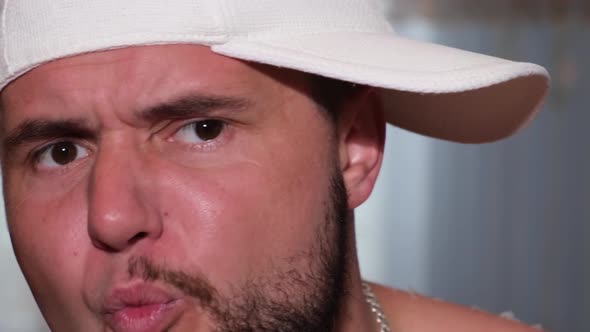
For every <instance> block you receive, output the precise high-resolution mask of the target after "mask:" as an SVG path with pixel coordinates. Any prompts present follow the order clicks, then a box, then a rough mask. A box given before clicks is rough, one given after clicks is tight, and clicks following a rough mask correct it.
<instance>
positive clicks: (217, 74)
mask: <svg viewBox="0 0 590 332" xmlns="http://www.w3.org/2000/svg"><path fill="white" fill-rule="evenodd" d="M305 80H306V78H305V75H304V74H302V73H299V72H295V71H290V70H283V69H279V68H276V67H271V66H265V65H260V64H253V63H247V62H244V61H241V60H236V59H232V58H228V57H225V56H222V55H218V54H215V53H213V52H212V51H211V50H210V49H209V48H208V47H206V46H199V45H157V46H156V45H154V46H139V47H128V48H122V49H116V50H108V51H101V52H95V53H88V54H83V55H78V56H73V57H68V58H64V59H59V60H56V61H52V62H49V63H46V64H43V65H41V66H39V67H37V68H35V69H33V70H31V71H30V72H28V73H27V74H25V75H23V76H22V77H20V78H19V79H17V80H16V81H14V82H13V83H11V84H10V85H9V86H8V87H6V88H5V89H4V91H3V92H2V95H1V98H2V103H3V105H5V112H7V113H8V114H4V116H5V120H8V121H10V109H11V108H15V109H23V108H27V107H28V108H30V109H35V108H37V109H38V107H37V106H39V105H34V104H35V103H39V102H42V103H49V104H56V106H61V105H59V104H72V103H80V104H83V103H86V102H87V99H88V98H89V96H94V97H97V96H98V97H100V98H102V99H103V100H112V101H117V102H119V103H130V105H129V106H130V107H131V106H133V107H143V106H149V104H152V103H155V102H161V101H165V100H166V99H169V98H171V97H174V94H183V93H187V92H200V93H210V94H220V93H223V94H236V95H244V96H250V95H251V96H254V97H256V96H261V95H264V94H268V93H270V94H277V93H280V92H281V90H285V88H289V89H290V90H294V91H299V92H303V90H304V89H305ZM143 104H146V105H143ZM6 116H8V118H7V119H6ZM3 122H4V121H3ZM4 125H5V123H3V126H4Z"/></svg>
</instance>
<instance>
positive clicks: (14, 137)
mask: <svg viewBox="0 0 590 332" xmlns="http://www.w3.org/2000/svg"><path fill="white" fill-rule="evenodd" d="M61 137H69V138H76V139H93V138H96V134H95V133H94V131H92V130H91V129H90V128H88V127H87V126H86V125H85V123H84V121H82V120H26V121H24V122H23V123H21V124H20V125H18V126H17V127H16V128H15V129H13V130H11V131H10V132H9V133H8V135H7V136H6V137H5V138H4V139H3V140H2V149H3V151H4V152H5V153H10V152H12V151H14V150H15V149H17V148H18V147H20V146H22V145H25V144H27V143H30V142H37V141H42V140H51V139H56V138H61Z"/></svg>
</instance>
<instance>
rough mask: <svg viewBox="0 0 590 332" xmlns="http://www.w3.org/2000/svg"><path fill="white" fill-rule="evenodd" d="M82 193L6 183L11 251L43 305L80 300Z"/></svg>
mask: <svg viewBox="0 0 590 332" xmlns="http://www.w3.org/2000/svg"><path fill="white" fill-rule="evenodd" d="M81 197H83V195H79V194H76V190H75V189H73V190H71V191H63V192H62V191H59V190H53V191H47V192H45V193H43V192H39V191H38V190H34V189H32V187H30V186H29V185H28V184H27V183H21V184H20V186H14V183H8V184H7V187H6V198H7V199H6V201H7V205H6V212H7V221H8V224H9V227H10V233H11V239H12V242H13V246H14V250H15V254H16V257H17V260H18V262H19V264H20V267H21V269H22V270H23V273H24V275H25V277H26V279H27V281H28V283H29V285H30V286H31V289H32V291H33V293H34V294H35V296H36V299H37V301H38V302H39V303H40V305H41V306H42V307H46V308H47V307H56V306H55V304H56V303H59V304H61V305H65V304H66V303H69V302H76V301H78V303H79V299H76V294H77V293H78V292H77V291H76V290H77V289H79V288H80V285H81V283H82V275H83V271H82V266H83V264H82V261H83V257H84V255H85V254H86V250H85V248H87V245H86V243H87V239H86V236H85V234H86V231H85V225H86V223H85V214H84V206H85V202H83V201H82V199H81ZM46 302H51V304H50V305H48V304H47V303H46ZM42 309H43V308H42Z"/></svg>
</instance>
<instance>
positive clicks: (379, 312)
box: [363, 282, 391, 332]
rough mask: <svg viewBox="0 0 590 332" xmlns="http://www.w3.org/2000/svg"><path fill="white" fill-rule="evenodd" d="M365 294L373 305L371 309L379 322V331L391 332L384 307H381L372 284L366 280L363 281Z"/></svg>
mask: <svg viewBox="0 0 590 332" xmlns="http://www.w3.org/2000/svg"><path fill="white" fill-rule="evenodd" d="M363 294H364V295H365V301H367V303H368V304H369V306H371V311H372V312H373V313H374V314H375V318H376V319H377V324H379V332H391V330H390V329H389V323H387V318H386V317H385V314H384V313H383V309H381V305H380V304H379V301H377V297H376V296H375V294H374V293H373V290H371V286H369V284H368V283H366V282H363Z"/></svg>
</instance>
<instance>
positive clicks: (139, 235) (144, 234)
mask: <svg viewBox="0 0 590 332" xmlns="http://www.w3.org/2000/svg"><path fill="white" fill-rule="evenodd" d="M147 236H148V233H147V232H139V233H137V234H135V236H134V237H132V238H131V239H129V241H128V243H129V244H130V245H131V244H134V243H136V242H137V241H139V240H141V239H143V238H145V237H147Z"/></svg>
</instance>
